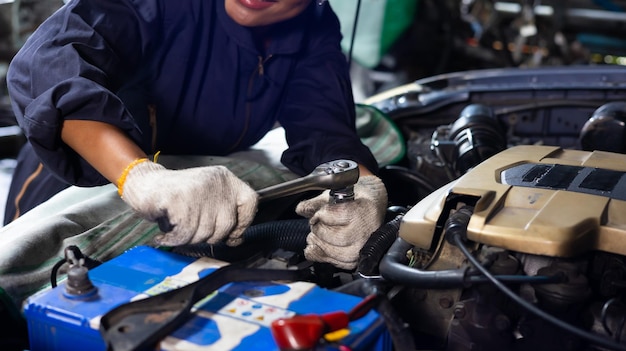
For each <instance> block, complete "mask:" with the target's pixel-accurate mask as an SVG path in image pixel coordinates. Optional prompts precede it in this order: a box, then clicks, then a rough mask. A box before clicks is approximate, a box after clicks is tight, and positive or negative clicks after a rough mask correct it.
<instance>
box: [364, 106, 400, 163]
mask: <svg viewBox="0 0 626 351" xmlns="http://www.w3.org/2000/svg"><path fill="white" fill-rule="evenodd" d="M356 128H357V134H358V135H359V137H360V138H361V141H362V142H363V144H365V145H366V146H367V147H368V148H369V149H370V151H371V152H372V154H374V158H375V159H376V161H377V162H378V166H379V167H384V166H387V165H390V164H394V163H396V162H398V161H400V159H402V157H404V155H405V154H406V144H405V142H404V138H403V137H402V133H401V132H400V130H399V129H398V128H397V126H396V125H395V123H393V122H392V121H391V120H390V119H389V118H388V117H387V116H386V115H385V114H384V113H383V112H381V111H380V110H378V109H377V108H375V107H374V106H370V105H363V104H357V106H356Z"/></svg>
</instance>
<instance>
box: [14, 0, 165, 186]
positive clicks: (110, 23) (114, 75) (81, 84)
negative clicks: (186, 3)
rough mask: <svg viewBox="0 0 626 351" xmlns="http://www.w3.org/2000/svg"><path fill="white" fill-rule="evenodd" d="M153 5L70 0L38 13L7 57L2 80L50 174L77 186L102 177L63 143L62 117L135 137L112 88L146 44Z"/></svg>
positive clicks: (119, 83)
mask: <svg viewBox="0 0 626 351" xmlns="http://www.w3.org/2000/svg"><path fill="white" fill-rule="evenodd" d="M156 13H157V8H156V5H155V3H153V2H151V1H150V0H142V1H134V2H133V3H131V1H129V0H106V1H103V0H72V1H70V2H68V4H66V5H65V6H63V7H62V8H60V9H59V10H58V11H57V12H55V13H54V14H53V15H52V16H50V17H49V18H48V19H47V20H46V21H44V22H43V23H42V24H41V25H40V26H39V28H38V29H37V30H36V31H35V32H34V33H33V34H32V35H31V37H30V38H29V39H28V40H27V41H26V43H25V45H24V46H23V47H22V48H21V49H20V51H19V52H18V53H17V55H16V56H15V57H14V59H13V60H12V62H11V64H10V66H9V70H8V73H7V85H8V89H9V94H10V97H11V102H12V104H13V109H14V112H15V114H16V117H17V120H18V123H19V125H20V126H21V128H22V129H23V131H24V134H25V135H26V137H27V138H28V141H29V142H30V143H31V144H32V146H33V148H34V150H35V152H36V154H37V155H38V156H39V157H40V159H41V161H42V162H43V163H44V164H45V165H46V166H47V167H49V169H50V170H51V171H52V172H53V173H54V174H56V175H57V176H59V177H61V178H63V179H64V180H66V181H68V182H70V183H72V184H75V185H81V186H91V185H100V184H105V183H107V180H106V179H105V178H104V177H102V176H101V175H100V174H99V173H98V172H97V171H96V170H95V169H94V168H92V167H91V166H90V165H89V164H88V163H87V162H86V161H85V160H84V159H82V158H81V157H80V156H79V155H78V154H76V153H75V152H74V151H73V150H71V149H70V148H69V147H68V146H67V145H65V144H64V143H63V141H62V140H61V127H62V125H63V121H64V120H97V121H102V122H106V123H109V124H112V125H115V126H117V127H119V128H121V129H122V130H123V131H124V132H126V133H127V134H128V135H129V136H130V137H131V138H132V139H134V140H135V141H136V142H138V141H139V140H140V138H141V136H140V132H139V130H138V128H137V126H136V124H135V122H134V121H133V119H132V117H131V116H130V114H129V112H128V111H127V110H126V109H125V107H124V104H123V103H122V101H121V100H120V99H119V98H118V97H117V96H116V94H115V92H116V91H117V90H118V89H119V88H120V87H121V86H122V84H123V82H124V78H125V77H128V76H129V75H131V74H132V73H133V72H134V71H135V70H136V68H137V67H138V65H139V63H140V62H141V60H142V57H143V56H144V55H145V53H146V51H148V50H149V49H150V40H148V38H150V36H151V35H152V32H153V28H152V23H153V22H154V19H155V16H156ZM102 152H103V153H113V152H116V150H102Z"/></svg>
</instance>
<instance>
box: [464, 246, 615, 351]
mask: <svg viewBox="0 0 626 351" xmlns="http://www.w3.org/2000/svg"><path fill="white" fill-rule="evenodd" d="M452 240H453V241H454V243H455V245H456V246H457V247H458V248H459V249H460V250H461V252H462V253H463V255H465V256H466V257H467V259H468V260H469V261H470V262H471V263H472V265H474V267H476V269H478V270H479V271H480V272H481V273H482V274H483V275H484V276H485V277H487V279H489V280H490V281H491V283H493V285H495V286H496V287H497V288H498V289H499V290H500V291H502V292H503V293H504V294H505V295H507V296H508V297H509V298H510V299H511V300H513V301H515V302H516V303H518V304H519V305H520V306H522V307H523V308H524V309H526V310H527V311H528V312H531V313H533V314H535V315H536V316H537V317H539V318H542V319H543V320H545V321H546V322H549V323H551V324H553V325H554V326H556V327H558V328H561V329H563V330H565V331H567V332H570V333H572V334H574V335H576V336H578V337H580V338H583V339H586V340H588V341H589V342H591V343H593V344H596V345H598V346H601V347H605V348H608V349H611V350H623V351H626V345H620V344H618V343H616V342H614V341H613V340H610V339H607V338H604V337H601V336H599V335H596V334H592V333H589V332H587V331H585V330H582V329H579V328H577V327H575V326H573V325H571V324H568V323H565V322H563V321H562V320H560V319H558V318H556V317H554V316H552V315H550V314H548V313H546V312H544V311H542V310H541V309H539V308H537V307H536V306H534V305H532V304H530V303H529V302H527V301H526V300H524V299H522V298H521V297H519V296H518V295H517V294H515V293H514V292H513V291H511V290H510V289H509V288H507V287H506V285H504V284H503V283H502V282H501V281H499V280H498V279H496V278H495V277H494V276H493V275H492V274H491V273H490V272H489V271H488V270H487V269H486V268H485V267H483V266H482V265H481V264H480V262H478V260H477V259H476V258H475V257H474V256H473V255H472V254H471V253H470V252H469V250H468V249H467V248H466V247H465V245H464V242H463V239H462V237H461V235H460V234H454V235H453V236H452Z"/></svg>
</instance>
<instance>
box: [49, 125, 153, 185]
mask: <svg viewBox="0 0 626 351" xmlns="http://www.w3.org/2000/svg"><path fill="white" fill-rule="evenodd" d="M61 138H62V139H63V141H64V142H65V143H66V144H67V145H68V146H69V147H71V148H72V149H73V150H74V151H76V152H77V153H78V154H79V155H80V156H82V157H83V158H84V159H85V160H87V162H89V164H91V165H92V166H93V167H94V168H95V169H96V170H97V171H98V172H100V174H102V176H104V177H105V178H106V179H108V180H109V181H111V182H112V183H116V181H117V179H118V178H119V177H120V175H121V174H122V173H123V172H124V169H125V168H126V166H128V165H129V164H130V163H131V162H133V161H134V160H135V159H137V158H142V157H146V154H145V153H144V152H143V151H142V150H141V148H140V147H139V146H137V144H135V143H134V142H133V141H132V140H131V139H130V138H128V136H126V134H124V132H122V131H121V130H120V129H119V128H117V127H115V126H113V125H110V124H107V123H103V122H98V121H85V120H66V121H64V122H63V128H62V129H61Z"/></svg>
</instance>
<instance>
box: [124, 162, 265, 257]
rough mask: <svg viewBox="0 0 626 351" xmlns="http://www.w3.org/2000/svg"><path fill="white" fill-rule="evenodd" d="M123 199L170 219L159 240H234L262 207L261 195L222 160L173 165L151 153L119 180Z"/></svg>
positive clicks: (137, 208) (173, 242)
mask: <svg viewBox="0 0 626 351" xmlns="http://www.w3.org/2000/svg"><path fill="white" fill-rule="evenodd" d="M117 185H118V190H119V194H120V196H121V197H122V199H123V200H124V201H125V202H126V203H127V204H128V205H130V207H132V208H133V209H134V210H135V211H137V212H138V213H139V214H140V215H141V216H142V217H144V218H146V219H148V220H151V221H162V220H164V219H165V220H167V221H169V223H170V224H171V227H172V229H171V231H169V232H167V233H164V234H163V235H158V236H157V237H156V238H155V241H156V242H157V244H159V245H164V246H178V245H185V244H197V243H204V242H206V243H209V244H215V243H218V242H220V241H222V240H225V241H226V244H227V245H230V246H235V245H239V244H241V242H242V241H243V238H242V235H243V232H244V230H245V229H246V228H247V227H248V226H249V225H250V223H252V220H253V219H254V216H255V214H256V211H257V204H258V195H257V193H256V192H255V191H254V190H253V189H252V188H251V187H250V186H249V185H248V184H246V183H245V182H244V181H242V180H241V179H239V178H237V176H235V175H234V174H233V173H232V172H231V171H229V170H228V169H227V168H226V167H223V166H207V167H197V168H188V169H182V170H170V169H166V168H165V167H164V166H162V165H160V164H158V163H154V162H151V161H149V160H146V159H142V160H139V161H135V162H133V163H132V164H131V165H129V167H127V169H126V171H125V173H124V174H123V175H122V177H121V178H120V180H119V181H118V184H117Z"/></svg>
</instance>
